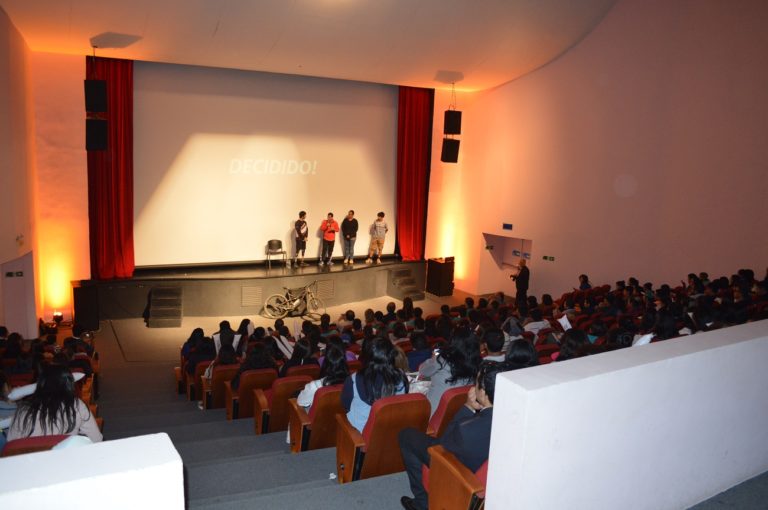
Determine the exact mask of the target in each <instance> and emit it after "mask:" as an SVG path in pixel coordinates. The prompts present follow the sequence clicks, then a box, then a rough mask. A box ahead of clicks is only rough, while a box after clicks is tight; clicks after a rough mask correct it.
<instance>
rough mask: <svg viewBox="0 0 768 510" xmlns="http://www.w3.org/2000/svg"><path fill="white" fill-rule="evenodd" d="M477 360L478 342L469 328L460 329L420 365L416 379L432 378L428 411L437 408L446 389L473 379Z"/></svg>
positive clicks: (478, 352) (478, 362) (478, 358)
mask: <svg viewBox="0 0 768 510" xmlns="http://www.w3.org/2000/svg"><path fill="white" fill-rule="evenodd" d="M480 361H481V357H480V342H479V341H478V339H477V337H476V336H475V335H473V334H472V333H470V332H469V331H468V330H459V331H457V332H456V333H454V335H453V337H452V338H451V341H450V343H449V344H448V345H447V346H446V347H443V348H441V349H440V352H439V353H436V354H435V355H433V356H432V357H431V358H430V359H428V360H427V361H425V362H424V363H422V364H421V366H420V367H419V378H421V379H426V378H428V379H429V380H430V381H431V383H430V385H429V390H428V391H427V398H428V399H429V403H430V405H431V406H432V413H431V414H434V412H435V411H436V410H437V405H438V404H439V403H440V397H442V396H443V393H445V390H447V389H449V388H453V387H455V386H463V385H465V384H470V383H471V382H472V381H474V380H475V376H476V375H477V369H478V367H479V366H480ZM431 414H430V416H431Z"/></svg>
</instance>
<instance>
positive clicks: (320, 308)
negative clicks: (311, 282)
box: [307, 296, 325, 315]
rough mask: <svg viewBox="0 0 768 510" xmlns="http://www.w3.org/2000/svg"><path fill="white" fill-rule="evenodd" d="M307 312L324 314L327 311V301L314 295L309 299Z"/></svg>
mask: <svg viewBox="0 0 768 510" xmlns="http://www.w3.org/2000/svg"><path fill="white" fill-rule="evenodd" d="M307 312H309V313H314V314H320V315H322V314H324V313H325V303H323V300H322V299H320V298H319V297H315V296H312V297H311V298H309V300H308V301H307Z"/></svg>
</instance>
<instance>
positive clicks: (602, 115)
mask: <svg viewBox="0 0 768 510" xmlns="http://www.w3.org/2000/svg"><path fill="white" fill-rule="evenodd" d="M766 21H768V5H766V4H765V3H764V2H760V1H759V0H753V1H745V2H739V4H738V7H735V6H734V5H733V4H729V3H725V2H719V1H715V0H707V1H699V0H685V1H679V2H672V3H670V2H664V1H661V0H653V1H641V0H621V1H620V2H618V3H617V4H616V5H615V6H614V8H613V10H612V11H611V12H610V13H609V14H608V15H607V16H606V18H605V19H604V20H603V22H602V23H601V24H600V25H599V26H598V27H597V28H596V29H595V30H594V31H593V32H592V33H591V34H590V35H588V36H587V37H586V38H585V39H584V40H583V41H582V42H581V43H579V44H578V45H576V46H575V47H574V48H572V49H571V50H570V51H568V52H567V53H565V54H564V55H562V56H561V57H560V58H558V59H557V60H555V61H553V62H551V63H550V64H548V65H547V66H545V67H543V68H541V69H539V70H537V71H535V72H533V73H531V74H529V75H527V76H525V77H522V78H520V79H518V80H515V81H513V82H510V83H508V84H505V85H503V86H500V87H498V88H496V89H493V90H490V91H485V92H481V93H476V94H471V95H470V94H459V96H458V109H460V110H463V112H464V126H463V134H462V135H461V137H460V138H461V140H462V145H461V153H460V157H459V163H458V164H455V165H451V164H445V163H440V161H439V159H440V151H439V145H438V144H439V139H440V138H441V137H442V135H441V134H440V133H441V132H442V122H443V121H442V115H443V110H444V109H445V107H446V105H447V104H448V99H449V96H450V94H449V92H447V91H439V92H438V94H437V96H438V99H437V105H436V108H435V139H436V145H435V150H434V151H433V173H432V176H433V179H432V182H431V185H430V204H429V214H430V220H429V232H428V238H427V255H428V256H443V255H453V256H455V257H456V267H457V270H456V286H457V288H459V289H462V290H465V291H468V292H473V293H486V292H491V291H494V290H497V289H500V288H501V289H504V288H506V289H508V290H512V287H511V282H510V281H509V280H507V279H505V278H506V275H508V274H509V272H510V271H509V270H505V269H500V268H498V267H497V266H496V265H495V263H494V262H493V260H492V257H491V255H490V254H489V253H487V251H486V250H485V246H484V242H483V235H482V233H483V232H488V233H492V234H497V235H509V236H513V237H520V238H525V239H531V240H533V254H532V260H531V263H530V267H531V274H532V279H531V292H532V293H535V294H541V293H543V292H557V291H562V290H566V289H568V288H570V287H571V286H573V285H576V284H577V278H576V277H577V275H578V274H579V273H587V274H589V275H590V277H591V279H592V281H593V282H595V283H606V282H607V283H613V282H615V281H616V280H618V279H623V278H626V277H628V276H636V277H637V278H639V279H640V280H641V281H645V280H653V281H654V282H659V283H660V282H669V283H675V282H677V281H679V280H680V279H681V278H684V277H685V275H686V274H687V273H688V272H689V271H707V272H709V273H710V274H711V275H720V274H731V272H733V271H735V270H736V269H738V268H740V267H752V268H754V269H755V270H756V271H757V272H758V274H763V272H764V271H765V263H766V260H768V243H765V239H764V230H765V226H766V225H768V212H766V211H767V210H766V208H765V205H764V203H763V200H764V198H765V196H766V192H768V179H766V170H767V169H768V145H767V144H765V143H764V136H765V133H766V132H767V131H768V129H767V128H768V94H766V92H765V91H766V90H768V68H766V66H764V65H762V60H763V58H764V55H765V54H767V53H768V32H766V31H765V30H764V27H765V24H766ZM459 86H460V83H458V84H457V87H459ZM502 223H512V224H513V225H514V228H513V230H512V231H511V232H509V231H504V230H502V229H501V225H502ZM544 256H551V257H554V258H555V260H554V261H544V260H542V257H544Z"/></svg>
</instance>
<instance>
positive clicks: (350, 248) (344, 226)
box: [341, 209, 358, 265]
mask: <svg viewBox="0 0 768 510" xmlns="http://www.w3.org/2000/svg"><path fill="white" fill-rule="evenodd" d="M357 226H358V225H357V219H355V211H353V210H352V209H350V210H349V212H348V213H347V217H346V218H344V220H343V221H342V222H341V235H342V237H343V239H342V240H341V242H342V245H341V247H342V249H343V251H344V264H345V265H346V264H349V265H352V264H354V262H353V259H354V257H355V241H356V240H357Z"/></svg>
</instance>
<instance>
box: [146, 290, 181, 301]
mask: <svg viewBox="0 0 768 510" xmlns="http://www.w3.org/2000/svg"><path fill="white" fill-rule="evenodd" d="M150 296H151V297H152V298H159V299H163V298H179V297H181V296H182V291H181V287H155V288H153V289H152V292H151V294H150Z"/></svg>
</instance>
